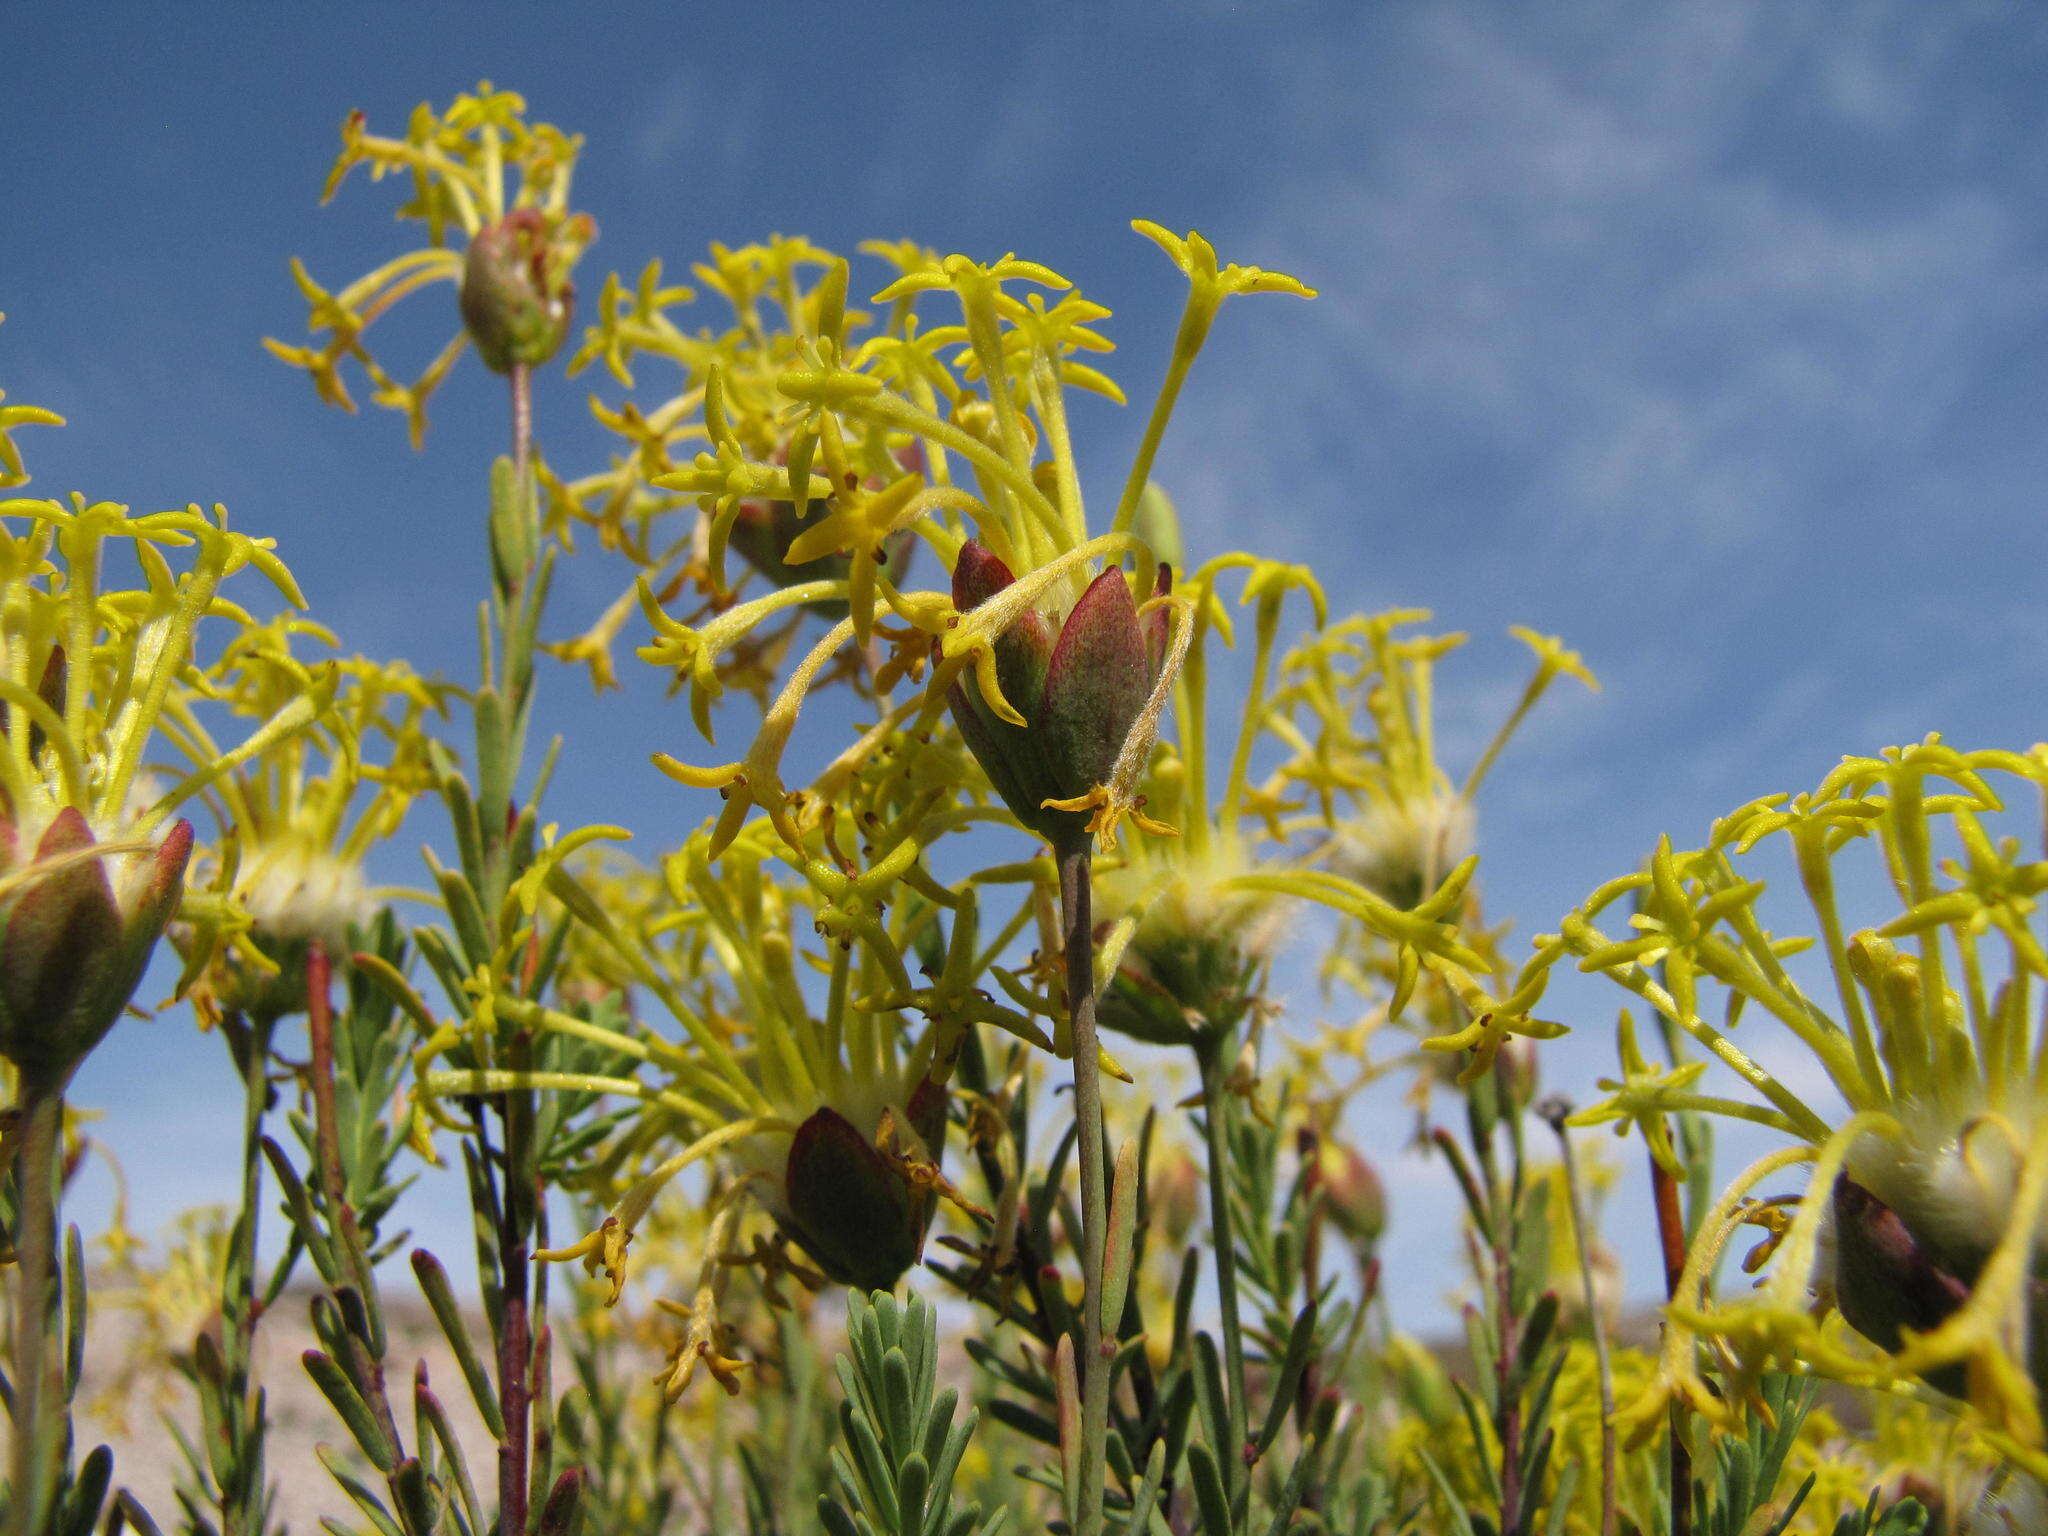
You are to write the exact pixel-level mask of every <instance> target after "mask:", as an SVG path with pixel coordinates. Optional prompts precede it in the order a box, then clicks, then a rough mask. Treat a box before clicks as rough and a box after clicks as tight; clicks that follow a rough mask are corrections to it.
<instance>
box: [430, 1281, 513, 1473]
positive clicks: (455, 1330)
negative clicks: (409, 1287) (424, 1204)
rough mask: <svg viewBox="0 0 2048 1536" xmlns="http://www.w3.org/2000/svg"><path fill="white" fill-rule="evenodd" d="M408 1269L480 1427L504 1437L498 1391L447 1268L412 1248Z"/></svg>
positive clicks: (503, 1420) (498, 1436) (493, 1436)
mask: <svg viewBox="0 0 2048 1536" xmlns="http://www.w3.org/2000/svg"><path fill="white" fill-rule="evenodd" d="M412 1272H413V1274H414V1275H415V1276H417V1277H418V1279H419V1283H420V1290H421V1292H422V1293H423V1294H424V1295H425V1296H426V1298H427V1305H428V1307H429V1308H431V1309H432V1310H433V1314H434V1321H435V1322H437V1323H439V1324H440V1325H441V1336H442V1337H443V1338H445V1339H446V1340H447V1341H448V1348H449V1350H450V1351H451V1352H452V1353H453V1354H454V1356H455V1363H456V1365H457V1366H458V1367H459V1368H460V1369H461V1371H462V1379H463V1380H464V1381H465V1382H467V1383H468V1385H469V1395H470V1399H471V1401H473V1402H474V1403H475V1404H476V1411H477V1412H478V1413H479V1414H480V1415H482V1417H483V1421H484V1427H485V1428H486V1429H488V1430H489V1431H490V1432H491V1437H492V1438H493V1439H495V1440H499V1441H502V1440H503V1439H504V1438H505V1416H504V1414H503V1413H502V1412H500V1411H499V1408H498V1394H497V1392H496V1391H495V1390H494V1389H493V1388H492V1386H491V1377H490V1373H489V1372H488V1371H487V1370H485V1369H484V1363H483V1360H482V1358H481V1357H479V1356H478V1354H477V1351H476V1344H475V1342H474V1341H473V1340H472V1339H471V1338H470V1336H469V1325H468V1324H467V1323H465V1322H464V1321H463V1320H462V1309H461V1307H460V1306H459V1305H458V1304H457V1303H456V1300H455V1291H454V1288H453V1287H451V1286H450V1285H449V1283H448V1271H447V1270H446V1269H444V1268H442V1267H441V1261H440V1260H439V1259H437V1258H435V1257H434V1255H433V1254H431V1253H429V1252H428V1251H427V1250H426V1249H424V1248H415V1249H414V1250H413V1252H412Z"/></svg>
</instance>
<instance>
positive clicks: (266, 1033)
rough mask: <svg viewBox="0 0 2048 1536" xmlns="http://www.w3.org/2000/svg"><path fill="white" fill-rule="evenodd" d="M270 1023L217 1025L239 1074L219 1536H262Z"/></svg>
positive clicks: (218, 1466)
mask: <svg viewBox="0 0 2048 1536" xmlns="http://www.w3.org/2000/svg"><path fill="white" fill-rule="evenodd" d="M276 1024H277V1020H276V1018H275V1017H274V1016H269V1015H259V1016H257V1017H256V1018H254V1019H252V1020H250V1021H248V1022H247V1023H244V1022H242V1021H241V1020H239V1019H232V1018H231V1019H228V1020H225V1021H223V1025H222V1033H223V1035H224V1037H225V1038H226V1040H227V1042H228V1048H229V1050H230V1052H231V1053H232V1054H233V1055H234V1057H235V1065H236V1066H237V1067H238V1068H239V1069H240V1071H241V1074H242V1210H241V1217H240V1220H238V1221H237V1222H236V1223H235V1230H234V1247H233V1251H232V1252H231V1253H230V1254H229V1255H228V1263H227V1269H226V1272H225V1273H224V1275H223V1277H222V1286H221V1298H220V1303H221V1305H220V1313H221V1355H222V1361H221V1364H222V1367H223V1370H222V1377H221V1387H220V1391H221V1397H222V1402H221V1404H220V1408H221V1410H222V1412H221V1417H222V1422H223V1423H225V1424H227V1425H229V1426H230V1429H229V1434H230V1437H231V1438H230V1441H229V1443H228V1445H227V1446H225V1447H223V1448H221V1450H223V1451H224V1452H225V1454H224V1455H221V1456H220V1459H218V1460H216V1461H215V1463H214V1469H213V1475H214V1489H215V1492H216V1494H217V1495H218V1497H219V1507H220V1514H221V1531H222V1533H223V1536H262V1525H263V1486H262V1483H261V1482H260V1480H258V1478H259V1476H260V1468H261V1466H262V1460H261V1458H260V1456H257V1455H255V1454H253V1452H254V1451H255V1449H256V1448H257V1447H259V1446H260V1445H261V1442H262V1436H263V1430H264V1424H263V1421H262V1419H261V1418H260V1417H257V1416H256V1415H255V1414H254V1413H253V1409H254V1401H253V1398H252V1395H251V1392H250V1386H251V1380H252V1376H253V1373H254V1368H255V1354H256V1327H257V1323H258V1322H259V1320H260V1318H259V1310H258V1308H259V1303H258V1301H257V1286H256V1236H257V1221H258V1218H259V1216H260V1214H261V1211H262V1204H263V1116H264V1113H265V1111H266V1110H268V1109H269V1107H270V1077H269V1073H268V1070H267V1069H268V1067H269V1065H270V1037H271V1033H272V1031H273V1030H274V1029H275V1027H276Z"/></svg>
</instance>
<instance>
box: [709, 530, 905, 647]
mask: <svg viewBox="0 0 2048 1536" xmlns="http://www.w3.org/2000/svg"><path fill="white" fill-rule="evenodd" d="M824 515H825V503H824V502H822V501H813V502H808V503H806V504H805V507H804V510H803V511H802V512H798V511H797V509H796V503H795V502H793V501H743V502H741V503H740V509H739V515H738V516H737V517H735V518H734V519H733V524H732V532H731V533H729V534H728V535H727V536H726V537H727V541H728V542H729V543H730V544H731V545H732V547H733V548H734V549H736V550H738V551H739V553H740V556H741V558H743V559H744V560H745V561H746V562H747V564H749V565H751V566H752V567H753V568H754V569H755V570H757V571H759V572H760V573H761V574H762V575H763V576H765V577H767V578H768V580H769V581H771V582H773V583H774V584H775V585H776V586H778V587H793V586H796V585H797V584H798V583H799V582H805V581H843V580H845V578H846V574H847V572H848V571H849V570H850V569H852V566H853V562H854V560H855V559H856V558H858V557H856V556H854V555H849V554H843V553H834V554H829V555H820V556H819V557H818V558H817V559H815V560H813V561H810V562H809V563H808V564H805V565H790V564H787V563H786V562H785V561H784V559H783V557H784V556H785V555H787V554H788V553H789V546H790V545H791V544H794V543H795V542H796V539H797V535H798V534H800V533H802V532H803V531H804V530H805V529H806V528H807V527H809V526H810V524H811V522H812V521H813V520H814V519H816V518H819V517H822V516H824ZM916 543H917V537H916V535H915V534H913V533H911V532H909V531H908V530H907V529H906V530H904V531H903V532H901V533H897V534H894V535H892V536H891V537H890V538H889V540H888V542H887V544H886V545H885V546H884V547H885V548H886V550H887V551H888V559H887V562H886V566H885V572H884V573H885V574H886V575H887V576H888V578H889V583H890V585H892V586H901V585H902V582H903V573H904V572H905V571H907V570H908V569H909V568H910V552H911V549H912V548H913V547H914V546H915V545H916ZM804 606H805V607H806V608H809V609H810V610H811V611H812V612H813V613H816V614H818V615H820V616H821V617H823V618H827V619H830V620H832V621H833V622H834V623H837V622H838V621H839V620H841V619H843V618H845V617H846V604H845V603H843V602H836V601H829V600H828V601H825V602H817V603H806V604H804Z"/></svg>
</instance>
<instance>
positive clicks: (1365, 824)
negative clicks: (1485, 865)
mask: <svg viewBox="0 0 2048 1536" xmlns="http://www.w3.org/2000/svg"><path fill="white" fill-rule="evenodd" d="M1475 822H1476V818H1475V817H1474V815H1473V811H1472V802H1471V801H1469V800H1467V799H1466V798H1465V797H1464V796H1463V795H1461V794H1458V793H1456V792H1455V791H1453V790H1451V789H1449V788H1447V787H1445V788H1437V789H1433V790H1431V791H1430V792H1429V793H1427V794H1425V795H1420V796H1417V797H1414V798H1408V799H1395V798H1388V799H1381V800H1376V801H1374V802H1373V803H1372V804H1371V805H1369V806H1367V807H1366V808H1365V809H1364V810H1362V811H1361V812H1360V813H1359V814H1358V815H1357V816H1356V817H1354V818H1352V819H1351V820H1350V821H1348V822H1346V823H1345V824H1344V826H1343V827H1342V828H1340V829H1339V831H1338V833H1337V838H1336V841H1335V843H1334V844H1333V846H1332V847H1331V849H1330V867H1331V868H1332V869H1334V870H1335V871H1336V872H1337V873H1338V874H1340V875H1343V876H1344V877H1345V878H1346V879H1350V880H1356V881H1357V882H1358V883H1359V884H1360V885H1362V886H1365V887H1366V888H1367V889H1368V890H1371V891H1372V892H1374V893H1375V894H1376V895H1378V896H1381V897H1383V898H1384V899H1386V900H1387V901H1390V902H1392V903H1393V904H1394V905H1395V906H1397V907H1412V906H1414V905H1415V904H1416V903H1417V902H1418V901H1420V900H1422V898H1423V897H1425V896H1427V895H1428V894H1429V893H1430V892H1431V891H1432V890H1433V889H1435V887H1436V885H1437V882H1439V881H1441V880H1442V879H1443V878H1444V876H1445V875H1447V874H1449V873H1450V872H1451V870H1452V869H1454V868H1455V867H1456V866H1457V864H1458V862H1459V860H1461V859H1463V858H1464V857H1465V855H1466V854H1468V853H1470V852H1471V851H1472V842H1473V837H1474V835H1475V831H1476V825H1475Z"/></svg>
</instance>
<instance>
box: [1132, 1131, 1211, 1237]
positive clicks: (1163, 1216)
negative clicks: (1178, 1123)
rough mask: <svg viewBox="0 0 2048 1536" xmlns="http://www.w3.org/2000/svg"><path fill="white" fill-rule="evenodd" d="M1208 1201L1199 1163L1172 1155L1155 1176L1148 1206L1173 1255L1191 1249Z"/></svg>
mask: <svg viewBox="0 0 2048 1536" xmlns="http://www.w3.org/2000/svg"><path fill="white" fill-rule="evenodd" d="M1204 1199H1205V1192H1204V1190H1203V1187H1202V1170H1201V1169H1200V1168H1199V1167H1197V1166H1196V1164H1195V1160H1194V1159H1193V1158H1192V1157H1190V1156H1188V1154H1187V1153H1185V1152H1182V1151H1178V1150H1176V1151H1174V1152H1172V1153H1170V1154H1168V1155H1167V1157H1166V1158H1165V1159H1164V1162H1163V1165H1162V1166H1161V1167H1160V1169H1159V1171H1158V1172H1157V1173H1155V1174H1153V1175H1152V1188H1151V1189H1150V1190H1149V1191H1148V1192H1147V1200H1146V1205H1147V1211H1148V1214H1149V1215H1150V1216H1151V1218H1152V1227H1153V1230H1154V1231H1156V1232H1157V1233H1158V1234H1159V1236H1160V1238H1161V1240H1162V1241H1163V1242H1164V1244H1165V1247H1166V1250H1167V1251H1168V1252H1169V1253H1178V1252H1179V1251H1180V1250H1181V1249H1182V1248H1184V1247H1186V1246H1187V1241H1188V1237H1189V1235H1190V1234H1191V1233H1193V1231H1194V1230H1195V1223H1196V1222H1198V1221H1200V1220H1201V1219H1202V1205H1203V1201H1204Z"/></svg>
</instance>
